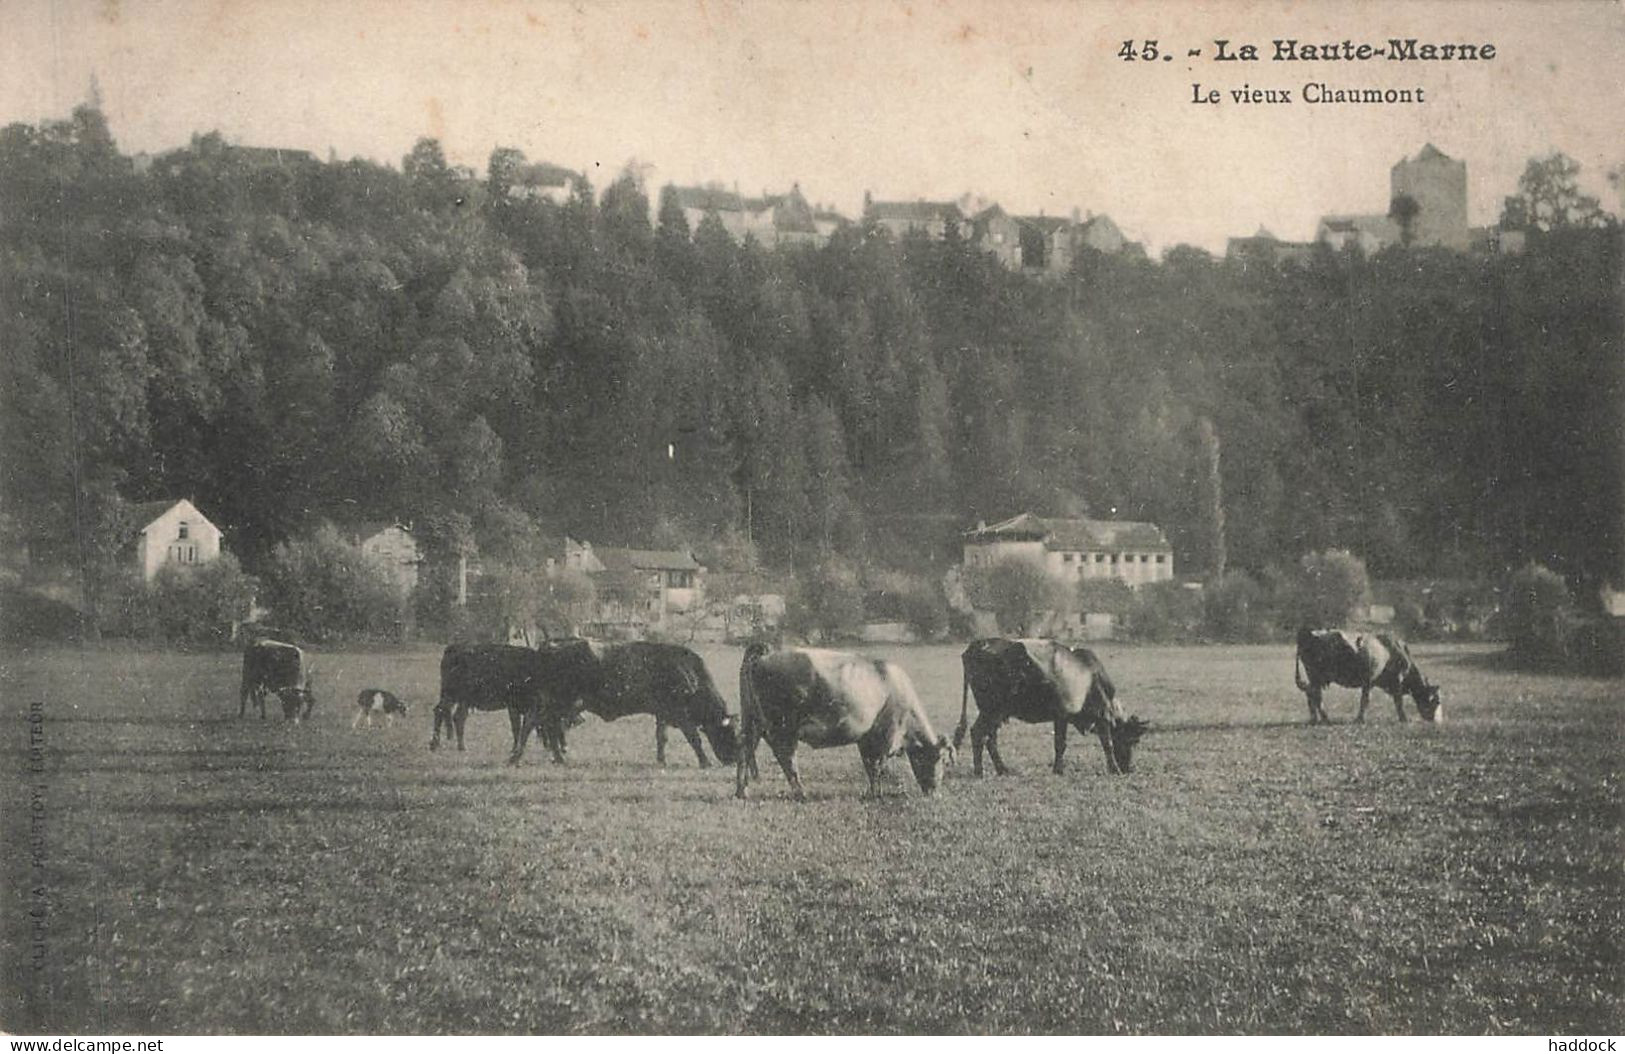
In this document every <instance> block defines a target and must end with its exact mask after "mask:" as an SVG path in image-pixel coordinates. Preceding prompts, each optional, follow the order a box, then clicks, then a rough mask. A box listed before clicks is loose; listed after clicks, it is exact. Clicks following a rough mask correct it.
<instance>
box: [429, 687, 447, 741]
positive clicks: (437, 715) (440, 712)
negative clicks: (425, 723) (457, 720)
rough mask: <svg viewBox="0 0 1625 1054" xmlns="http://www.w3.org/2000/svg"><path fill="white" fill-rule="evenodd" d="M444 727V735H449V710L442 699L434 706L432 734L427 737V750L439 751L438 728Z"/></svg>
mask: <svg viewBox="0 0 1625 1054" xmlns="http://www.w3.org/2000/svg"><path fill="white" fill-rule="evenodd" d="M441 725H445V726H446V735H448V736H449V735H451V708H450V707H448V706H447V705H446V701H445V700H444V699H442V700H441V701H440V702H438V703H436V704H434V734H433V735H431V736H430V737H429V749H430V750H439V749H440V726H441Z"/></svg>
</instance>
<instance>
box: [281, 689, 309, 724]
mask: <svg viewBox="0 0 1625 1054" xmlns="http://www.w3.org/2000/svg"><path fill="white" fill-rule="evenodd" d="M274 694H275V695H276V697H277V698H278V699H280V700H282V719H283V720H285V721H292V722H293V723H294V724H296V725H297V724H298V723H299V722H300V721H302V720H305V719H307V718H309V717H310V712H311V710H312V709H314V708H315V706H316V695H315V693H313V692H312V691H311V690H310V689H309V688H278V689H277V690H276V692H275V693H274Z"/></svg>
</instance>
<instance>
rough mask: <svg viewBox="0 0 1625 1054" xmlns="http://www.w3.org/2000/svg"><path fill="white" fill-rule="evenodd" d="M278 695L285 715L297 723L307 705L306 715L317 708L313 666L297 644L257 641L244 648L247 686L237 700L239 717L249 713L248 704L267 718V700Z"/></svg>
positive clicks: (244, 678)
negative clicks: (314, 694) (312, 673)
mask: <svg viewBox="0 0 1625 1054" xmlns="http://www.w3.org/2000/svg"><path fill="white" fill-rule="evenodd" d="M267 695H275V696H277V697H278V698H280V699H281V700H282V714H283V716H284V717H285V718H288V719H290V720H297V719H298V716H299V707H300V706H301V705H303V707H304V713H305V716H307V717H308V716H310V708H311V707H312V706H313V705H315V697H314V696H313V695H311V692H310V665H309V663H307V662H306V661H305V653H304V651H303V650H301V649H300V648H299V647H297V646H296V645H293V644H286V643H284V642H282V641H279V640H261V641H255V642H254V643H253V644H250V645H249V646H248V647H246V648H244V649H243V683H242V691H241V693H240V694H239V696H238V700H237V716H238V717H243V716H244V715H246V714H247V713H248V701H249V700H250V699H252V700H254V705H255V706H258V707H259V711H260V719H261V720H264V718H265V697H266V696H267Z"/></svg>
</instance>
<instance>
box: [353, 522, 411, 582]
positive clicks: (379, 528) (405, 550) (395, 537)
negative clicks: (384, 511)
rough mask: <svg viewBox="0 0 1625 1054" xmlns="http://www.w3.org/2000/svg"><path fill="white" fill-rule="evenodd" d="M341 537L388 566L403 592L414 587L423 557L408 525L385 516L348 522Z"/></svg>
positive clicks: (392, 577)
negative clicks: (383, 518) (359, 521)
mask: <svg viewBox="0 0 1625 1054" xmlns="http://www.w3.org/2000/svg"><path fill="white" fill-rule="evenodd" d="M342 533H343V534H344V536H345V538H346V539H348V540H349V541H351V542H353V543H355V545H356V546H358V547H359V548H360V549H361V551H362V552H363V553H365V554H367V555H368V556H371V557H374V558H375V559H377V560H378V561H379V562H380V563H381V564H383V565H384V566H385V567H387V568H388V569H389V575H390V578H391V579H392V580H393V581H394V582H395V584H396V586H397V587H398V588H399V589H400V591H401V592H403V593H410V592H411V591H412V590H413V589H415V588H417V584H418V568H419V567H420V566H421V565H422V563H423V558H422V556H421V555H420V554H419V552H418V543H417V539H416V538H414V537H413V536H412V529H411V528H410V527H407V526H405V525H403V524H400V523H395V522H393V521H389V520H378V521H372V522H365V521H364V522H361V523H352V524H348V525H347V526H345V527H344V528H343V529H342Z"/></svg>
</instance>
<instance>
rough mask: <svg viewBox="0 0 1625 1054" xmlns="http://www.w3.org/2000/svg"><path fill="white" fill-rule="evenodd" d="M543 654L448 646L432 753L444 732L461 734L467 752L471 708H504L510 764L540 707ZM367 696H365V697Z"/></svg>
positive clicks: (493, 647)
mask: <svg viewBox="0 0 1625 1054" xmlns="http://www.w3.org/2000/svg"><path fill="white" fill-rule="evenodd" d="M542 660H543V656H542V653H540V652H535V651H532V650H531V649H529V648H521V647H518V646H517V645H512V644H450V645H447V647H446V650H445V651H444V652H442V653H441V655H440V699H439V701H438V702H436V703H435V707H434V733H433V736H432V737H431V738H430V740H429V749H430V750H438V749H440V729H441V728H442V727H444V728H445V730H446V734H447V736H448V737H449V736H450V735H451V733H452V732H454V731H455V732H456V734H457V749H458V750H462V749H463V723H464V722H465V721H467V720H468V712H469V711H470V710H506V711H508V723H509V725H510V726H511V727H512V730H513V749H512V751H511V752H510V753H509V755H508V763H509V764H510V765H512V764H514V763H516V762H518V760H519V755H520V753H521V752H522V751H523V749H524V745H523V743H522V742H521V739H520V733H521V731H522V730H524V729H525V728H526V727H527V720H528V719H529V718H530V716H531V715H533V714H535V713H537V712H538V711H539V709H540V707H541V701H542V692H543V685H544V674H545V670H544V667H543V661H542ZM363 694H365V693H363Z"/></svg>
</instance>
